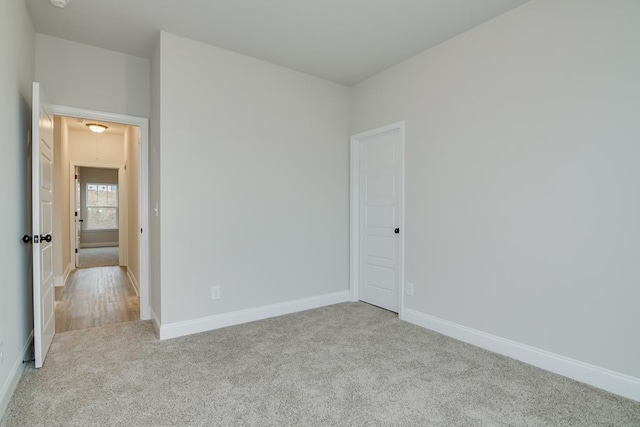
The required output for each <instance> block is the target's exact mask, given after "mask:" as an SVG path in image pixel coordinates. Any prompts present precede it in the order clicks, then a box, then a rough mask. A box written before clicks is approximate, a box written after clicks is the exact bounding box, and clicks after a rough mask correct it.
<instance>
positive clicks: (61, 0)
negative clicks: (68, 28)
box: [49, 0, 69, 9]
mask: <svg viewBox="0 0 640 427" xmlns="http://www.w3.org/2000/svg"><path fill="white" fill-rule="evenodd" d="M49 1H50V2H51V4H52V5H54V6H55V7H59V8H60V9H62V8H63V7H65V6H66V5H67V4H69V0H49Z"/></svg>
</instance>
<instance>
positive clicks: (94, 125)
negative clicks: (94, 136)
mask: <svg viewBox="0 0 640 427" xmlns="http://www.w3.org/2000/svg"><path fill="white" fill-rule="evenodd" d="M87 127H88V128H89V129H90V130H91V132H95V133H102V132H104V131H105V130H107V129H109V127H108V126H105V125H101V124H98V123H87Z"/></svg>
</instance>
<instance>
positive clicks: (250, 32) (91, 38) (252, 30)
mask: <svg viewBox="0 0 640 427" xmlns="http://www.w3.org/2000/svg"><path fill="white" fill-rule="evenodd" d="M526 1H528V0H315V1H311V0H179V1H176V0H70V2H69V5H68V6H67V7H66V8H64V9H58V8H56V7H53V6H52V5H51V4H50V3H49V1H48V0H27V5H28V8H29V11H30V13H31V17H32V19H33V22H34V26H35V29H36V31H37V32H39V33H42V34H47V35H51V36H54V37H60V38H63V39H67V40H73V41H77V42H80V43H85V44H89V45H93V46H98V47H102V48H106V49H111V50H116V51H119V52H123V53H127V54H131V55H135V56H140V57H144V58H149V57H150V56H151V52H152V48H153V46H154V44H155V41H156V40H157V37H158V33H159V31H160V30H164V31H168V32H170V33H173V34H176V35H180V36H184V37H188V38H190V39H194V40H199V41H202V42H205V43H209V44H211V45H214V46H218V47H221V48H225V49H229V50H232V51H235V52H239V53H242V54H245V55H249V56H253V57H255V58H259V59H263V60H265V61H269V62H272V63H275V64H279V65H282V66H284V67H288V68H292V69H294V70H298V71H302V72H304V73H308V74H311V75H315V76H317V77H321V78H324V79H327V80H331V81H334V82H337V83H341V84H345V85H353V84H355V83H357V82H359V81H361V80H363V79H365V78H367V77H370V76H372V75H374V74H376V73H378V72H380V71H382V70H384V69H386V68H388V67H390V66H392V65H395V64H397V63H399V62H401V61H403V60H405V59H407V58H409V57H411V56H413V55H415V54H417V53H419V52H421V51H423V50H425V49H429V48H431V47H433V46H435V45H437V44H439V43H441V42H443V41H445V40H447V39H449V38H451V37H453V36H455V35H457V34H460V33H462V32H464V31H467V30H469V29H470V28H472V27H474V26H476V25H479V24H481V23H483V22H486V21H488V20H490V19H492V18H494V17H496V16H498V15H500V14H502V13H504V12H506V11H508V10H510V9H513V8H515V7H517V6H520V5H522V4H523V3H525V2H526Z"/></svg>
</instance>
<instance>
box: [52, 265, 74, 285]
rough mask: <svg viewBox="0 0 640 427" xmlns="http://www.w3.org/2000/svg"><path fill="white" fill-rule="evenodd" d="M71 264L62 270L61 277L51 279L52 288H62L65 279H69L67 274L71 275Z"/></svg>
mask: <svg viewBox="0 0 640 427" xmlns="http://www.w3.org/2000/svg"><path fill="white" fill-rule="evenodd" d="M71 270H72V268H71V264H69V265H67V268H65V269H64V273H62V276H56V277H54V278H53V286H55V287H60V286H64V285H65V283H67V279H68V278H69V274H71Z"/></svg>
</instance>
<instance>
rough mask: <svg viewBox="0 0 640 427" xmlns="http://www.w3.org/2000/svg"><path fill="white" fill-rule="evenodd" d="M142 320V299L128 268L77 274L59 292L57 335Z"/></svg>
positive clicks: (70, 276) (89, 269)
mask: <svg viewBox="0 0 640 427" xmlns="http://www.w3.org/2000/svg"><path fill="white" fill-rule="evenodd" d="M139 319H140V298H139V297H138V296H137V295H136V292H135V290H134V288H133V285H131V282H130V280H129V278H128V277H127V270H126V269H125V268H124V267H95V268H80V269H77V270H74V271H73V272H72V273H71V275H69V278H68V279H67V283H66V285H65V286H64V287H60V288H56V332H66V331H73V330H77V329H86V328H93V327H96V326H103V325H111V324H114V323H122V322H130V321H133V320H139Z"/></svg>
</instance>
